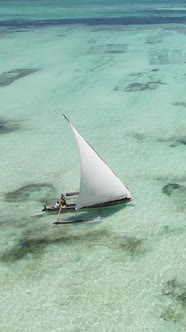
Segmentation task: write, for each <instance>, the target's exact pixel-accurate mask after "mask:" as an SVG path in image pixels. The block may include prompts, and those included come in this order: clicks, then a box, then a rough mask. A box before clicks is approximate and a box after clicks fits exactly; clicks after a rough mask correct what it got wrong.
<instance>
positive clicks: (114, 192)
mask: <svg viewBox="0 0 186 332" xmlns="http://www.w3.org/2000/svg"><path fill="white" fill-rule="evenodd" d="M67 120H68V119H67ZM69 123H70V122H69ZM70 125H71V127H72V129H73V132H74V134H75V137H76V140H77V143H78V147H79V152H80V162H81V182H80V189H79V196H78V200H77V203H76V209H80V208H82V207H87V206H91V205H94V204H101V203H105V202H110V201H115V200H117V199H122V198H124V197H127V198H131V195H130V192H129V190H128V189H127V188H126V187H125V185H124V184H123V183H122V182H121V181H120V180H119V179H118V177H117V176H116V175H115V174H114V173H113V172H112V170H111V169H110V168H109V167H108V166H107V164H106V163H105V162H104V161H103V159H101V158H100V157H99V156H98V154H97V153H96V152H95V151H94V150H93V148H92V147H91V146H90V145H89V144H88V143H87V142H86V141H85V140H84V138H83V137H82V136H81V135H80V134H79V133H78V131H77V130H76V129H75V128H74V127H73V125H72V124H71V123H70Z"/></svg>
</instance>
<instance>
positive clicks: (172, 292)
mask: <svg viewBox="0 0 186 332" xmlns="http://www.w3.org/2000/svg"><path fill="white" fill-rule="evenodd" d="M162 294H163V295H165V296H169V297H170V298H172V299H174V300H176V301H177V303H179V304H181V306H182V307H186V284H185V283H181V282H179V281H177V280H176V279H172V280H168V281H167V282H166V283H165V284H164V288H163V290H162Z"/></svg>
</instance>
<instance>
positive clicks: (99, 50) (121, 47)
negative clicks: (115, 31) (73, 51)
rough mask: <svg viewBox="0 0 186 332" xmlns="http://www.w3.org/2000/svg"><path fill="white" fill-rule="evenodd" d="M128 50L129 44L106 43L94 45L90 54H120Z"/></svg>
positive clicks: (89, 51) (90, 49)
mask: <svg viewBox="0 0 186 332" xmlns="http://www.w3.org/2000/svg"><path fill="white" fill-rule="evenodd" d="M126 50H127V44H104V45H92V46H91V47H90V48H89V50H88V52H87V53H88V54H107V53H111V54H113V53H114V54H120V53H125V52H126Z"/></svg>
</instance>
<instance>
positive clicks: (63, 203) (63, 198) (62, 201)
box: [61, 194, 66, 206]
mask: <svg viewBox="0 0 186 332" xmlns="http://www.w3.org/2000/svg"><path fill="white" fill-rule="evenodd" d="M65 205H66V200H65V195H63V194H62V195H61V206H65Z"/></svg>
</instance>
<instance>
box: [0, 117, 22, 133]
mask: <svg viewBox="0 0 186 332" xmlns="http://www.w3.org/2000/svg"><path fill="white" fill-rule="evenodd" d="M20 128H21V126H20V124H19V123H18V122H17V121H14V120H6V119H4V118H0V135H1V134H8V133H11V132H13V131H16V130H18V129H20Z"/></svg>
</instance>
